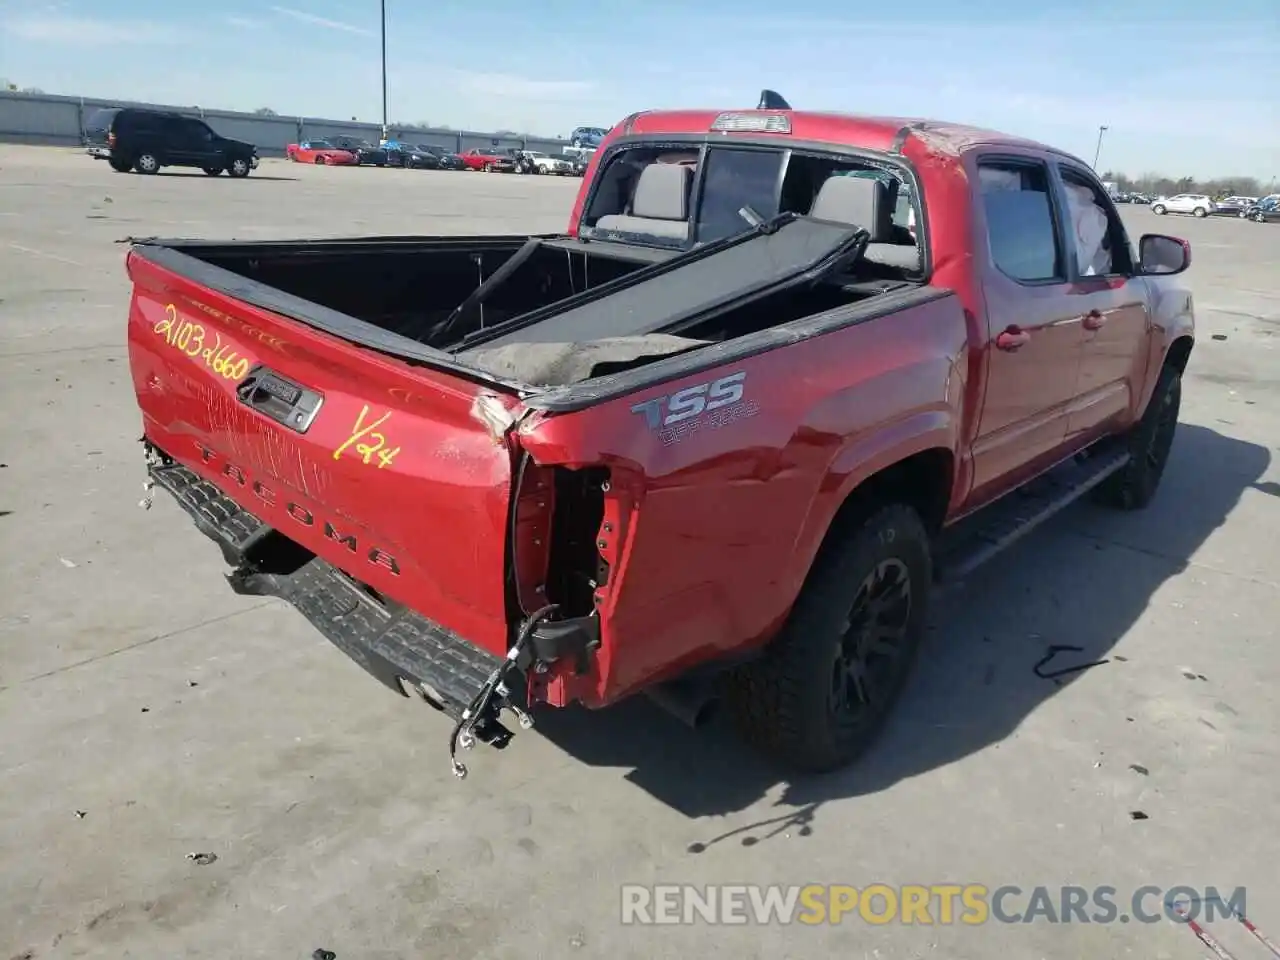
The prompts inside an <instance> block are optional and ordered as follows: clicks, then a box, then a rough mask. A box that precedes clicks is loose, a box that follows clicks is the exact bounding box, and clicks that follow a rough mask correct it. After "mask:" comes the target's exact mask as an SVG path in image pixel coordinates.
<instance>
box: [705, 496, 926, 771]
mask: <svg viewBox="0 0 1280 960" xmlns="http://www.w3.org/2000/svg"><path fill="white" fill-rule="evenodd" d="M860 519H861V522H857V523H855V522H853V521H849V522H848V525H844V524H842V528H841V529H833V531H832V534H831V535H829V536H834V537H836V539H835V540H832V541H830V544H829V546H825V547H824V549H823V550H822V552H821V553H820V554H819V558H818V560H817V561H816V562H815V564H814V568H813V570H812V571H811V572H810V574H809V577H808V579H807V581H806V582H805V585H804V588H803V589H802V590H801V593H800V596H799V598H798V599H797V600H796V604H795V606H794V607H793V608H792V611H791V615H790V617H789V618H788V619H787V622H786V624H785V625H784V626H783V628H782V631H781V633H780V634H779V635H778V636H777V637H776V638H775V639H774V641H773V643H772V644H771V645H770V647H769V649H768V650H767V651H766V652H765V654H764V656H763V657H762V658H761V659H759V660H756V661H753V662H751V663H748V664H745V665H743V666H741V667H738V668H736V669H735V670H734V671H733V673H732V674H731V675H730V677H729V684H728V690H727V696H726V702H727V706H728V708H729V712H730V715H731V716H732V717H733V718H734V720H735V721H736V724H737V726H738V728H739V730H740V731H741V732H742V734H743V736H744V738H745V739H746V740H747V741H748V742H749V743H751V744H752V745H753V746H754V747H756V748H757V749H758V750H761V751H762V752H764V753H765V754H767V755H770V756H772V757H774V758H776V759H777V760H779V761H781V762H783V763H785V764H787V765H789V766H792V767H795V768H798V769H800V770H802V771H805V772H809V773H824V772H828V771H831V770H835V769H838V768H840V767H844V766H847V765H848V764H850V763H852V762H853V761H854V760H856V759H857V758H858V756H859V755H861V754H862V753H863V751H865V750H866V749H867V748H868V747H869V746H870V745H871V744H872V743H873V742H874V741H875V738H876V735H877V734H878V733H879V731H880V728H881V726H882V725H883V723H884V720H885V718H886V717H887V716H888V714H889V711H890V708H891V707H892V706H893V704H894V703H895V702H896V701H897V699H898V695H899V694H900V693H901V692H902V689H903V687H904V686H905V684H906V681H907V678H908V677H909V676H910V674H911V667H912V665H913V663H914V661H915V657H916V652H917V651H918V649H919V646H920V640H921V638H922V636H923V634H924V627H925V619H926V617H927V613H928V601H929V590H930V587H931V585H932V579H933V563H932V559H931V556H930V552H929V535H928V533H927V532H926V531H925V528H924V524H923V523H922V522H921V520H920V517H919V515H918V514H917V513H916V511H915V510H913V509H911V508H910V507H907V506H904V505H901V504H889V505H878V506H872V507H870V509H869V510H868V511H866V512H863V513H862V514H861V518H860ZM902 584H905V592H906V597H905V601H904V600H903V599H901V598H900V599H898V600H897V601H894V600H893V599H892V592H886V593H882V594H881V597H882V599H880V600H876V601H875V602H874V606H868V604H866V603H863V601H867V600H869V598H870V597H874V595H875V594H876V593H877V592H880V591H881V589H882V588H884V589H886V590H887V591H893V590H895V589H897V590H898V591H901V590H902V589H903V587H902ZM885 596H888V597H889V598H890V599H889V600H888V601H885V600H884V599H883V597H885ZM860 606H861V607H862V612H861V613H860V611H859V607H860ZM877 609H878V610H879V612H880V615H881V616H882V618H883V619H882V620H881V622H882V623H883V622H884V620H889V621H890V625H891V626H892V628H893V634H892V637H889V636H883V635H882V636H881V637H880V638H879V642H880V643H882V644H883V645H885V646H886V647H887V649H886V650H885V651H883V652H873V651H870V650H869V649H867V647H866V645H867V644H868V643H870V642H872V640H873V639H874V638H872V637H871V636H870V635H869V634H862V635H861V636H857V637H854V636H851V633H852V632H853V629H854V628H851V627H850V622H851V620H852V621H853V622H854V623H855V624H856V622H857V620H858V619H859V618H860V617H861V616H864V615H871V616H874V615H875V612H876V610H877ZM859 648H861V649H859ZM868 655H870V656H874V657H875V658H876V659H875V660H868V659H865V658H866V657H867V656H868ZM851 664H856V665H857V666H851ZM869 666H870V667H871V669H870V670H868V669H867V668H868V667H869ZM855 669H856V671H857V674H856V675H855V673H854V672H853V671H854V670H855ZM859 676H860V678H861V681H860V685H859V679H858V677H859ZM855 700H861V701H862V702H861V703H860V704H857V705H856V706H855V704H854V702H853V701H855Z"/></svg>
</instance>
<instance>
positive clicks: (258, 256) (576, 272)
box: [135, 216, 873, 397]
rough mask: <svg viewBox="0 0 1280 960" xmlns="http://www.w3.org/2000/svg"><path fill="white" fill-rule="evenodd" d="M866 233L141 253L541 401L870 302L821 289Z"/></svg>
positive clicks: (803, 228)
mask: <svg viewBox="0 0 1280 960" xmlns="http://www.w3.org/2000/svg"><path fill="white" fill-rule="evenodd" d="M866 240H867V233H866V231H865V230H861V229H859V228H857V227H855V226H851V225H849V224H838V223H827V222H822V221H818V220H812V219H808V218H800V217H794V216H790V217H779V218H777V219H776V220H775V221H773V222H770V223H767V224H762V225H760V226H759V227H758V228H757V229H754V230H752V231H750V232H749V233H745V234H739V235H737V236H734V237H730V238H728V239H726V240H723V241H720V242H718V243H715V244H710V245H708V246H705V247H702V248H699V249H695V250H693V251H690V252H672V253H670V254H669V255H666V256H658V257H652V256H648V257H641V258H640V259H638V260H637V259H636V257H635V254H634V253H632V254H631V256H630V257H629V258H628V257H626V256H619V255H618V253H617V252H616V251H614V250H610V249H608V245H606V244H599V245H597V244H591V245H588V244H585V243H583V242H581V241H578V240H575V239H574V238H571V237H531V238H528V239H527V240H525V241H524V242H521V241H520V240H519V239H518V238H515V239H513V238H501V237H498V238H461V239H456V240H455V239H451V238H421V239H416V240H415V239H412V238H409V239H400V238H398V239H388V240H383V241H379V240H356V241H345V240H337V241H315V242H312V243H295V242H288V243H281V244H273V243H261V242H254V243H241V244H236V243H229V244H209V243H202V242H199V241H186V240H148V241H138V242H137V244H136V246H135V250H136V251H137V254H138V255H139V256H140V257H142V258H145V259H146V260H147V261H149V262H151V263H154V264H155V265H157V266H160V267H168V268H170V269H172V270H174V271H175V272H176V273H180V274H181V275H183V276H185V277H187V278H190V279H192V280H195V281H197V282H199V283H200V284H201V285H202V286H205V287H207V288H208V289H210V290H216V291H218V292H220V293H224V294H226V295H228V296H231V297H234V298H235V299H236V300H238V301H241V302H244V303H248V304H252V305H254V306H257V307H260V308H262V309H265V310H270V311H272V312H274V313H276V314H279V315H280V316H284V317H289V318H292V319H295V320H299V321H301V322H304V323H306V324H307V325H308V326H310V327H313V328H314V329H316V330H320V331H323V332H326V333H330V334H333V335H334V336H337V337H340V338H342V339H343V340H345V341H348V342H351V343H356V344H359V345H361V346H365V347H369V348H371V349H374V350H379V351H382V352H384V353H386V354H388V355H390V356H394V357H397V358H399V359H402V360H405V361H409V362H411V363H412V362H421V363H424V364H429V365H432V366H437V367H439V368H440V369H445V370H456V371H458V372H460V373H461V372H464V371H466V372H467V373H469V374H470V375H471V376H475V375H477V374H481V375H483V374H488V375H489V376H490V378H491V379H492V381H493V386H495V387H496V388H505V389H513V390H515V391H516V392H517V393H519V394H520V395H522V396H526V397H527V396H531V395H533V394H534V393H537V392H541V391H540V390H539V388H543V387H548V386H570V385H572V384H576V383H581V382H583V381H587V380H594V379H597V378H599V377H604V376H609V375H610V374H616V373H619V372H622V371H625V370H629V369H633V368H636V367H639V366H643V365H645V364H647V363H650V362H652V361H654V360H656V359H660V358H662V357H666V356H671V355H673V354H679V353H683V352H685V351H688V350H691V349H696V348H699V347H704V346H708V345H710V344H713V343H722V342H724V341H726V340H731V339H734V338H737V337H740V336H743V335H745V334H748V333H755V332H759V331H760V330H761V329H766V328H768V327H771V326H777V325H780V324H782V323H785V322H787V321H788V320H791V319H796V318H798V317H802V316H806V315H808V314H811V313H815V312H819V311H820V310H822V309H824V308H829V307H832V306H839V305H843V304H852V303H855V302H858V301H860V300H863V299H866V298H867V297H868V296H869V294H870V293H871V292H873V291H860V290H856V289H852V288H848V287H841V286H840V285H835V286H831V285H825V284H824V283H823V281H825V280H826V279H827V278H829V277H831V276H832V275H834V274H838V273H839V271H840V269H841V268H842V267H847V266H848V265H849V264H851V263H852V262H853V261H854V260H855V259H856V258H857V256H858V254H859V253H860V252H861V250H862V249H863V248H864V247H865V245H866ZM598 247H603V248H605V249H597V248H598ZM388 278H394V280H389V279H388ZM441 280H444V281H445V282H444V283H441V282H440V281H441ZM460 281H461V282H460ZM464 290H465V292H464ZM353 294H355V295H356V296H358V298H359V299H358V300H356V301H355V302H352V296H353ZM563 395H565V392H563V391H562V392H561V393H560V394H558V396H563ZM589 396H598V394H596V393H595V392H591V393H590V394H589Z"/></svg>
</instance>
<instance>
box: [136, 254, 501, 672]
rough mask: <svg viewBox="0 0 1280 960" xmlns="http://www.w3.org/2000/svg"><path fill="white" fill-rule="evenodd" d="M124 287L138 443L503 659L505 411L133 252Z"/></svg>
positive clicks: (482, 390) (470, 386)
mask: <svg viewBox="0 0 1280 960" xmlns="http://www.w3.org/2000/svg"><path fill="white" fill-rule="evenodd" d="M129 272H130V275H131V277H132V279H133V282H134V289H133V296H132V301H131V304H130V310H129V329H128V343H129V362H130V367H131V372H132V376H133V383H134V389H135V392H136V394H137V399H138V404H139V406H140V408H141V411H142V415H143V422H144V432H145V439H146V440H147V441H149V442H150V443H151V444H152V445H153V446H155V447H157V448H158V449H159V450H160V451H161V452H162V453H163V454H165V455H167V456H168V457H170V458H172V459H173V460H174V461H176V462H177V463H178V464H180V465H182V467H185V468H187V470H189V471H191V473H193V474H194V475H195V476H196V477H198V478H200V479H202V480H204V481H207V482H208V483H212V484H213V485H215V486H216V487H217V488H218V490H219V491H221V494H222V495H223V496H224V497H226V498H229V499H230V501H233V502H234V503H235V505H237V506H238V507H240V508H241V509H242V510H243V511H246V512H247V513H248V514H250V515H251V516H252V517H256V518H258V519H259V520H261V521H262V522H263V523H264V524H266V525H268V526H269V527H271V528H274V529H275V530H277V531H279V532H280V533H282V534H283V535H284V536H285V537H287V538H288V540H290V541H293V542H294V543H296V544H297V545H300V546H301V547H303V548H305V550H306V551H309V552H310V553H313V554H315V556H316V557H318V558H321V559H322V560H323V561H327V562H328V563H329V564H331V565H332V566H333V567H336V568H338V569H339V570H341V571H343V572H345V573H346V574H347V575H349V576H350V577H351V578H353V579H354V580H355V581H358V582H359V583H360V584H362V585H364V586H365V587H367V588H371V591H372V594H373V596H375V597H377V598H379V599H380V600H390V601H393V602H395V603H396V604H403V605H405V606H409V607H412V608H413V609H414V610H416V611H418V612H419V613H421V614H422V615H423V616H425V617H428V618H430V619H431V620H432V621H434V622H435V623H438V624H439V625H441V626H442V627H444V628H446V629H447V630H448V631H451V632H453V633H456V634H457V635H459V636H461V637H463V638H466V639H467V640H469V641H470V642H472V643H474V644H476V645H478V646H479V647H481V648H483V649H484V650H487V651H489V652H490V653H492V654H495V655H498V656H501V655H502V654H504V653H505V652H506V649H507V642H508V632H507V604H506V592H505V565H506V555H505V551H506V541H507V534H506V531H507V517H508V506H509V497H510V485H511V477H512V455H511V452H510V450H509V448H508V446H507V444H506V441H505V438H504V429H505V426H506V424H507V423H509V422H510V420H511V419H512V418H513V417H514V415H515V413H516V412H518V410H519V402H518V400H517V399H516V398H515V396H514V395H511V394H507V393H501V392H499V391H498V390H496V389H494V388H491V387H488V386H484V385H481V384H479V383H473V382H470V381H467V380H465V379H463V378H461V377H455V376H452V375H450V374H447V373H442V372H439V371H434V370H430V369H426V368H422V367H413V366H410V365H409V364H407V363H404V362H402V361H399V360H397V359H394V358H390V357H387V356H385V355H383V354H380V353H377V352H374V351H371V350H367V349H364V348H361V347H358V346H356V345H354V344H351V343H348V342H345V341H343V340H341V339H339V338H337V337H333V336H331V335H329V334H326V333H322V332H320V331H317V330H314V329H312V328H309V327H307V326H306V325H305V324H302V323H300V322H297V321H293V320H289V319H286V318H283V317H280V316H278V315H275V314H272V313H270V312H268V311H265V310H261V309H258V308H256V307H253V306H250V305H248V304H245V303H242V302H239V301H237V300H235V299H233V298H229V297H226V296H223V295H221V294H219V293H216V292H214V291H211V290H208V289H206V288H204V287H202V286H200V285H199V284H196V283H194V282H192V281H190V280H187V279H185V278H183V277H182V276H180V275H178V274H177V273H175V272H173V271H171V270H169V269H166V268H162V267H160V266H157V265H156V264H154V263H151V262H149V261H148V260H147V259H146V258H145V257H143V256H140V255H138V254H137V253H136V252H135V253H134V254H133V255H132V256H131V257H130V259H129ZM206 486H207V485H206ZM224 502H225V501H224Z"/></svg>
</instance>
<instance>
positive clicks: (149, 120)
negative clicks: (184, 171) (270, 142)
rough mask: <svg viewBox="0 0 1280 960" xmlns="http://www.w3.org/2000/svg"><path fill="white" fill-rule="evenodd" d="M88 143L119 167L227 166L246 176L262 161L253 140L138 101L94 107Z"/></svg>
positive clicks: (212, 172) (214, 169) (218, 169)
mask: <svg viewBox="0 0 1280 960" xmlns="http://www.w3.org/2000/svg"><path fill="white" fill-rule="evenodd" d="M85 147H86V149H85V152H86V153H88V154H89V156H91V157H94V158H96V159H99V160H105V161H107V163H108V164H110V166H111V169H112V170H114V171H116V172H117V173H127V172H129V171H130V170H135V171H137V172H138V173H146V174H152V173H158V172H159V171H160V169H161V168H162V167H195V168H196V169H199V170H203V171H204V172H205V173H207V174H208V175H209V176H211V177H216V176H217V175H218V174H220V173H222V171H224V170H225V171H226V172H227V174H228V176H232V177H247V176H248V175H249V171H250V170H253V169H255V168H256V167H257V166H258V148H257V147H255V146H254V145H253V144H251V143H245V142H244V141H243V140H231V139H229V138H228V137H223V136H220V135H219V134H217V133H216V132H214V130H213V129H212V128H211V127H210V126H209V125H208V124H207V123H205V122H204V121H203V120H200V119H199V118H197V117H188V116H184V115H182V114H180V113H171V112H168V111H163V110H144V109H139V108H136V107H107V108H104V109H101V110H96V111H94V112H93V114H91V115H90V117H89V119H88V120H87V121H86V122H85Z"/></svg>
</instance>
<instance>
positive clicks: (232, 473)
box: [196, 441, 400, 577]
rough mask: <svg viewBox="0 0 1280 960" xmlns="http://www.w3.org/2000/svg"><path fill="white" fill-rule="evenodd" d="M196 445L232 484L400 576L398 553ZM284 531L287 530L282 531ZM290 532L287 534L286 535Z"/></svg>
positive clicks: (208, 462)
mask: <svg viewBox="0 0 1280 960" xmlns="http://www.w3.org/2000/svg"><path fill="white" fill-rule="evenodd" d="M196 448H197V449H198V450H199V451H200V461H201V463H204V464H205V465H207V466H210V467H213V468H214V469H215V470H216V471H217V472H218V473H219V474H221V475H222V476H223V477H226V478H227V479H228V480H230V481H231V482H232V483H234V484H236V485H237V486H239V487H243V488H244V489H246V490H249V491H251V492H252V493H253V495H254V496H255V497H257V498H258V499H259V500H261V501H262V502H263V503H264V504H266V505H267V506H269V507H283V509H284V512H285V513H287V514H288V515H289V516H290V518H292V519H293V520H294V521H295V522H296V523H299V524H301V525H302V526H304V527H312V528H316V529H319V530H320V531H321V533H323V535H324V537H325V539H327V540H332V541H333V542H334V543H338V544H341V545H342V546H344V547H346V549H347V551H348V552H349V553H353V554H359V555H360V556H363V557H364V559H365V560H366V561H367V562H368V563H371V564H373V565H374V566H375V567H381V568H382V569H383V570H385V571H387V572H388V573H390V574H392V575H393V576H397V577H398V576H400V563H399V561H397V560H396V558H395V556H394V555H392V554H391V553H388V552H387V551H386V550H384V549H383V548H382V547H379V546H369V545H368V544H367V543H365V542H363V541H362V540H361V539H360V537H359V535H358V534H355V533H345V532H343V530H341V529H339V528H338V527H337V526H336V525H335V524H334V523H333V521H332V520H327V519H325V518H324V517H317V516H316V515H315V513H313V512H312V510H311V509H310V508H309V507H306V506H303V505H302V504H300V503H298V502H297V501H295V500H290V499H287V495H286V497H285V498H281V496H280V494H279V493H278V492H277V491H276V490H275V489H274V488H273V487H271V486H269V485H268V484H266V483H263V482H262V481H261V480H252V479H250V478H249V475H248V473H246V472H245V470H244V468H243V467H239V466H237V465H236V464H234V463H232V462H231V461H230V460H227V459H226V458H224V457H222V456H220V455H219V454H218V453H216V452H215V451H213V450H210V449H209V448H208V447H206V446H205V445H204V444H202V443H200V442H199V441H196ZM281 532H284V531H281ZM285 535H286V536H287V535H288V534H287V533H286V534H285Z"/></svg>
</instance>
